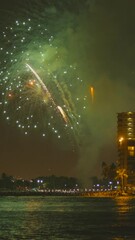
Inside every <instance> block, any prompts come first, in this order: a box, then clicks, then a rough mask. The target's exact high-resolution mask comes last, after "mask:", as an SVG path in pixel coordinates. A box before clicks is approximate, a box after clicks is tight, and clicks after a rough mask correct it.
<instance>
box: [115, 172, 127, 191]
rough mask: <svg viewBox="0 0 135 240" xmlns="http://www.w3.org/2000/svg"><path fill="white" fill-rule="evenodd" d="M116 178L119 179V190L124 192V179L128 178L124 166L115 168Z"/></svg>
mask: <svg viewBox="0 0 135 240" xmlns="http://www.w3.org/2000/svg"><path fill="white" fill-rule="evenodd" d="M117 178H120V179H121V190H122V192H124V179H125V178H128V175H127V173H126V169H125V168H119V169H118V170H117Z"/></svg>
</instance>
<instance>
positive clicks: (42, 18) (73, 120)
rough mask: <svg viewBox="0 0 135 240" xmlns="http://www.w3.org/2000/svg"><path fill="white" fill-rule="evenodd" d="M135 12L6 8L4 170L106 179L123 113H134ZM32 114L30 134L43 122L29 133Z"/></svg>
mask: <svg viewBox="0 0 135 240" xmlns="http://www.w3.org/2000/svg"><path fill="white" fill-rule="evenodd" d="M28 2H29V3H28ZM7 3H8V4H7ZM134 7H135V3H134V2H129V1H128V0H124V1H122V0H119V1H113V2H112V1H111V0H110V1H107V0H103V1H102V2H101V1H99V0H95V1H90V0H88V1H81V0H80V1H74V0H73V1H70V2H69V1H66V0H65V1H63V2H62V3H60V2H59V1H51V3H50V2H49V1H38V2H37V1H35V0H33V1H32V0H31V1H24V2H23V3H21V2H18V1H15V0H14V1H13V0H12V1H7V0H6V1H4V2H3V3H1V17H0V23H1V33H2V39H1V41H0V46H1V51H0V59H1V60H0V71H1V79H0V83H1V85H0V86H1V97H0V98H1V105H0V108H1V121H0V123H1V127H0V131H1V136H2V138H1V140H0V145H1V147H0V155H1V156H0V166H1V169H0V172H6V173H8V174H11V175H16V174H17V175H20V176H22V177H24V178H27V177H28V176H29V177H30V178H31V177H36V176H40V175H51V174H54V175H59V176H60V175H66V176H77V177H78V176H79V177H80V178H82V179H84V181H87V180H88V179H89V177H91V176H93V175H100V172H101V163H102V161H108V162H114V161H115V160H116V158H117V113H118V112H127V111H134V109H135V106H134V100H135V94H134V91H135V81H134V78H135V71H134V68H135V66H134V53H135V49H134V40H135V31H134V21H135V16H134V11H133V9H134ZM32 29H33V31H32ZM30 31H32V32H31V33H29V32H30ZM16 35H17V37H16ZM13 48H14V50H13ZM40 49H41V50H40ZM56 51H57V53H56ZM12 61H13V62H12ZM16 62H17V63H16ZM28 64H30V67H29V69H28ZM26 65H27V66H26ZM32 69H33V70H32ZM17 71H18V72H17ZM34 71H36V73H38V76H37V75H36V74H35V73H34ZM52 76H53V77H52ZM7 77H8V78H7ZM33 78H34V82H33ZM17 79H21V80H20V81H21V83H18V80H17ZM39 79H41V80H42V82H43V84H44V86H43V84H42V83H41V81H40V80H39ZM27 80H29V82H28V83H29V85H30V84H35V82H36V89H34V91H33V89H32V92H31V88H30V87H29V85H27V82H26V81H27ZM31 80H32V81H31ZM37 80H38V82H37ZM24 83H25V86H26V88H25V89H24ZM18 84H19V86H17V85H18ZM12 86H13V87H12ZM7 87H8V89H7ZM18 89H19V90H20V89H21V91H24V90H25V92H23V95H21V97H22V98H23V97H25V96H26V97H25V99H24V98H23V99H22V100H23V101H22V100H20V98H19V97H18V92H19V91H18ZM3 90H4V91H3ZM26 90H27V91H26ZM44 91H45V93H44ZM2 92H4V94H5V96H4V98H3V95H2ZM16 92H17V94H16ZM12 94H13V95H12ZM25 94H26V95H25ZM27 94H28V95H27ZM12 96H13V97H14V96H15V99H16V100H15V104H16V105H15V107H16V108H15V107H14V102H12V103H11V100H10V99H11V97H12ZM16 96H17V97H18V98H17V97H16ZM19 96H20V95H19ZM27 98H29V99H30V102H28V104H27V100H26V99H27ZM5 99H6V100H5ZM39 100H40V101H39ZM5 101H6V102H8V104H7V105H6V104H5V103H4V102H5ZM42 101H43V102H44V105H43V108H41V105H42ZM10 103H11V104H10ZM34 104H35V105H34ZM36 104H37V105H36ZM48 106H50V107H53V111H52V110H50V107H48ZM19 107H22V109H23V111H20V112H21V114H18V115H17V114H16V111H17V109H19ZM3 108H4V110H3ZM48 108H49V111H48ZM4 111H6V114H5V115H6V117H4V116H5V115H4ZM28 112H32V113H33V114H35V115H34V116H36V117H34V121H33V120H31V121H29V122H28V124H27V129H28V128H29V125H30V126H31V129H34V128H36V124H37V123H39V128H38V127H37V129H38V131H37V132H34V131H33V130H32V131H30V134H28V132H27V131H23V127H24V126H26V119H27V118H29V116H31V115H28ZM52 116H53V120H52V121H51V122H50V119H51V117H52ZM8 118H10V119H11V122H10V121H9V124H8V120H10V119H8ZM18 118H19V121H21V124H20V125H19V124H18V123H17V121H18ZM27 120H28V119H27ZM16 123H17V124H18V125H17V124H16ZM49 124H50V125H51V126H52V128H49V127H48V125H49ZM66 125H67V126H66ZM19 126H21V127H22V130H21V131H20V129H19ZM32 127H33V128H32ZM44 130H45V131H44ZM57 132H58V134H54V133H57ZM40 133H41V134H42V136H41V134H40ZM59 133H60V134H59ZM59 138H60V139H59Z"/></svg>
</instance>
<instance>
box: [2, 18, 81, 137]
mask: <svg viewBox="0 0 135 240" xmlns="http://www.w3.org/2000/svg"><path fill="white" fill-rule="evenodd" d="M45 22H46V21H45V19H44V18H41V19H40V20H39V16H38V18H36V19H35V18H34V19H30V18H28V19H26V20H25V21H19V20H16V21H15V23H14V24H13V25H12V26H7V27H5V30H4V31H3V34H2V37H1V47H0V52H1V59H2V60H1V62H0V68H1V71H0V77H1V79H0V80H1V82H0V88H1V94H2V95H1V96H2V97H1V105H2V106H3V108H2V109H3V115H4V116H5V119H6V120H7V121H8V122H9V123H13V124H15V125H16V126H17V127H19V128H20V129H22V130H23V131H24V133H25V134H26V135H27V134H31V133H32V132H33V131H37V132H39V133H40V134H41V135H42V136H47V135H48V134H50V131H51V132H53V133H54V134H55V135H56V136H57V138H63V137H65V139H67V137H66V136H67V135H68V136H71V137H70V138H71V139H72V138H73V137H74V138H76V135H77V134H78V125H79V121H80V120H79V119H80V115H79V114H78V113H77V106H78V105H79V102H80V101H82V99H81V98H79V97H78V96H77V91H76V92H75V90H76V89H77V88H78V87H79V88H80V87H81V84H82V80H80V79H79V77H78V75H77V71H76V67H75V66H74V65H69V64H68V61H67V59H66V49H64V47H61V44H59V42H58V40H57V37H56V39H55V37H54V36H52V34H50V33H49V31H48V30H47V28H46V27H45ZM35 70H36V71H35ZM83 109H85V106H83ZM63 120H64V121H63ZM36 129H37V130H36Z"/></svg>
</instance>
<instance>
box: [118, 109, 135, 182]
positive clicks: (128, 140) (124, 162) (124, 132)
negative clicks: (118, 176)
mask: <svg viewBox="0 0 135 240" xmlns="http://www.w3.org/2000/svg"><path fill="white" fill-rule="evenodd" d="M117 124H118V125H117V126H118V169H120V170H124V173H125V177H123V184H124V186H135V112H122V113H118V115H117ZM126 175H127V176H126Z"/></svg>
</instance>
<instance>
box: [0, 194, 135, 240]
mask: <svg viewBox="0 0 135 240" xmlns="http://www.w3.org/2000/svg"><path fill="white" fill-rule="evenodd" d="M4 239H5V240H13V239H14V240H21V239H28V240H46V239H47V240H69V239H70V240H135V198H133V197H123V198H122V197H119V198H115V199H113V198H89V197H70V196H69V197H66V196H62V197H60V196H57V197H55V196H49V197H47V196H45V197H37V196H36V197H31V196H29V197H22V196H21V197H0V240H4Z"/></svg>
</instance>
